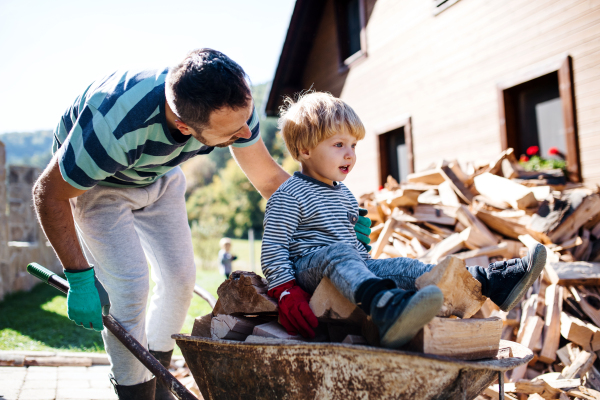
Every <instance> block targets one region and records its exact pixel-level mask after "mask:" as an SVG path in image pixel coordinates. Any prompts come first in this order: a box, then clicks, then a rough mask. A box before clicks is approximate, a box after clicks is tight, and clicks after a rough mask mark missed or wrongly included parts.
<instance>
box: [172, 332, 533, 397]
mask: <svg viewBox="0 0 600 400" xmlns="http://www.w3.org/2000/svg"><path fill="white" fill-rule="evenodd" d="M173 338H174V339H176V341H177V345H178V346H179V347H180V348H181V352H182V353H183V356H184V358H185V360H186V361H187V364H188V366H189V368H190V371H191V372H192V374H193V376H194V379H195V380H196V383H197V384H198V386H199V388H200V391H201V392H202V395H203V396H204V399H205V400H225V399H227V400H229V399H244V400H246V399H248V400H250V399H252V400H254V399H264V400H275V399H277V400H280V399H289V400H291V399H294V400H295V399H298V400H300V399H301V400H307V399H316V400H324V399H343V400H353V399H363V400H364V399H373V400H374V399H424V400H425V399H440V400H441V399H467V400H468V399H474V398H475V397H477V395H478V394H479V393H481V392H482V391H483V390H484V389H485V388H486V387H487V386H489V385H490V384H491V383H492V382H493V381H494V380H495V379H496V378H497V377H498V372H500V371H507V370H510V369H513V368H515V367H517V366H519V365H522V364H525V363H527V362H529V361H530V360H531V359H532V358H533V353H532V352H531V350H529V349H527V348H526V347H524V346H522V345H520V344H517V343H514V342H509V341H502V342H501V345H500V347H501V348H503V347H511V348H512V355H513V356H512V357H510V358H504V359H488V360H479V361H462V360H457V359H453V358H449V357H440V356H434V355H427V354H419V353H412V352H407V351H398V350H388V349H382V348H375V347H368V346H357V345H349V344H342V343H303V342H298V344H290V342H289V341H278V340H266V341H265V342H264V343H262V342H261V343H245V342H237V341H230V340H213V339H209V338H203V337H197V336H190V335H187V334H178V335H173Z"/></svg>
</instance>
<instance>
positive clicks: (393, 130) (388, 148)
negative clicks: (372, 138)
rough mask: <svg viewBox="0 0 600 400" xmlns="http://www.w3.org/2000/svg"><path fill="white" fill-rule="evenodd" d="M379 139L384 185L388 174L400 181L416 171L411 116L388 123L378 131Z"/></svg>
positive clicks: (382, 181) (380, 164) (382, 182)
mask: <svg viewBox="0 0 600 400" xmlns="http://www.w3.org/2000/svg"><path fill="white" fill-rule="evenodd" d="M376 133H377V140H378V141H379V143H378V144H379V181H380V185H382V186H383V185H384V184H385V182H386V180H387V177H388V175H391V176H392V177H393V178H394V179H396V180H397V181H398V182H401V181H406V177H407V175H408V174H410V173H413V172H414V166H413V152H412V135H411V124H410V118H407V119H404V120H403V121H402V122H396V123H395V124H388V125H387V126H386V127H384V128H383V129H380V130H378V131H376Z"/></svg>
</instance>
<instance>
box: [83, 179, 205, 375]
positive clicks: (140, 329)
mask: <svg viewBox="0 0 600 400" xmlns="http://www.w3.org/2000/svg"><path fill="white" fill-rule="evenodd" d="M184 193H185V177H184V175H183V172H181V169H180V168H179V167H177V168H174V169H173V170H171V171H170V172H168V173H167V174H165V175H164V176H162V177H161V178H160V179H158V180H157V181H156V182H155V183H153V184H151V185H149V186H146V187H143V188H125V189H123V188H111V187H106V186H95V187H94V188H92V189H90V190H88V191H87V192H85V193H84V194H83V195H81V196H79V197H77V198H75V199H72V200H71V208H72V211H73V216H74V219H75V225H76V229H77V232H78V234H79V239H80V241H81V244H82V248H83V250H84V253H85V255H86V258H87V259H88V261H89V263H90V264H94V265H95V266H96V268H95V270H96V274H97V276H98V278H99V279H100V281H101V282H102V283H103V285H104V287H105V288H106V291H107V292H108V295H109V296H110V301H111V308H110V313H111V314H112V315H113V316H114V317H115V318H116V320H117V321H119V322H120V323H121V325H123V327H124V328H125V329H127V331H129V333H131V334H132V335H133V336H134V337H135V338H136V339H137V340H138V341H139V342H140V343H141V344H142V345H143V346H146V347H147V348H149V349H151V350H155V351H170V350H172V349H173V348H174V347H175V341H174V340H173V339H171V335H172V334H174V333H179V332H180V330H181V327H182V326H183V322H184V319H185V316H186V314H187V311H188V308H189V305H190V302H191V299H192V295H193V289H194V283H195V279H196V268H195V265H194V254H193V251H192V243H191V233H190V228H189V225H188V221H187V214H186V209H185V198H184ZM148 262H150V265H151V266H152V280H153V281H154V282H155V283H156V286H155V287H154V293H153V295H152V299H151V302H150V307H149V309H148V315H147V316H146V306H147V303H148V292H149V268H148ZM102 338H103V339H104V345H105V347H106V351H107V353H108V356H109V359H110V362H111V368H112V373H113V375H114V376H115V378H116V380H117V382H118V383H119V384H120V385H125V386H129V385H135V384H137V383H142V382H146V381H148V380H149V379H151V377H152V374H151V373H150V372H149V371H148V370H147V369H146V367H144V366H143V365H142V364H141V363H140V362H139V361H138V360H137V359H136V358H135V357H134V356H133V355H132V354H131V353H130V352H129V351H128V350H127V349H126V348H125V346H123V345H122V344H121V342H119V341H118V340H117V339H116V338H115V337H114V336H113V335H112V334H111V333H110V332H108V330H106V329H104V330H103V331H102Z"/></svg>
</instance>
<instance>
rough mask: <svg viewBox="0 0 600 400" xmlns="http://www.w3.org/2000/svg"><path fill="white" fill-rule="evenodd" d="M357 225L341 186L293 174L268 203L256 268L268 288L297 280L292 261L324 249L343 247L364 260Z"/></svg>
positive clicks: (353, 207)
mask: <svg viewBox="0 0 600 400" xmlns="http://www.w3.org/2000/svg"><path fill="white" fill-rule="evenodd" d="M357 221H358V203H357V201H356V199H355V198H354V196H353V195H352V193H351V192H350V190H348V188H347V187H346V186H344V185H343V184H342V183H337V184H336V185H334V186H330V185H327V184H325V183H323V182H320V181H318V180H316V179H313V178H311V177H308V176H306V175H303V174H302V173H300V172H296V173H294V176H292V177H291V178H290V179H288V180H287V181H285V182H284V183H283V185H281V186H280V187H279V189H277V191H276V192H275V193H274V194H273V195H272V196H271V197H270V198H269V201H268V202H267V209H266V212H265V219H264V227H265V232H264V235H263V241H262V251H261V265H262V270H263V273H264V274H265V277H266V278H267V281H268V282H269V289H272V288H274V287H277V286H279V285H282V284H284V283H286V282H289V281H291V280H294V279H296V278H295V273H294V261H295V260H297V259H298V258H300V257H304V256H306V255H309V254H311V253H313V252H315V251H317V250H319V249H322V248H323V247H325V246H329V245H332V244H335V243H348V244H349V245H352V246H354V247H355V248H356V250H358V251H359V253H360V255H361V257H362V258H363V259H365V260H366V259H368V258H369V257H370V256H369V254H368V253H367V251H366V249H365V247H364V246H363V245H362V244H361V243H360V242H359V241H358V239H357V238H356V233H355V231H354V224H356V222H357Z"/></svg>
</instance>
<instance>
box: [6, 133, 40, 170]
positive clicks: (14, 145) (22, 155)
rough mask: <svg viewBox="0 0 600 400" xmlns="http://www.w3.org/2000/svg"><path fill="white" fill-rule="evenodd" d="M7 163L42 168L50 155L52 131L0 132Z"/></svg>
mask: <svg viewBox="0 0 600 400" xmlns="http://www.w3.org/2000/svg"><path fill="white" fill-rule="evenodd" d="M0 141H2V142H3V143H4V146H5V150H6V164H7V165H31V166H36V167H39V168H44V167H45V166H46V165H47V164H48V162H49V161H50V158H51V157H52V152H51V149H52V131H50V130H46V131H36V132H9V133H3V134H0Z"/></svg>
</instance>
